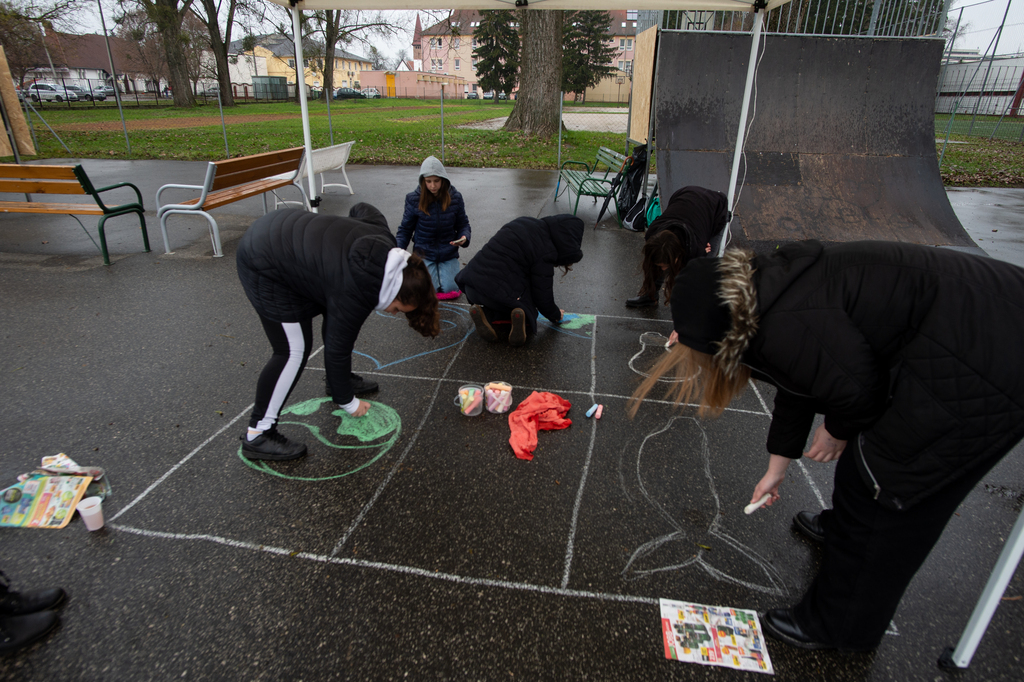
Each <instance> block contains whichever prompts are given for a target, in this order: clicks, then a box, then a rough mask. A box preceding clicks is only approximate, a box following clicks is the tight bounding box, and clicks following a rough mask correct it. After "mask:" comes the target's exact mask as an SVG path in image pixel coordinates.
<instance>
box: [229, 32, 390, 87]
mask: <svg viewBox="0 0 1024 682" xmlns="http://www.w3.org/2000/svg"><path fill="white" fill-rule="evenodd" d="M257 42H258V44H257V46H256V48H255V50H253V52H246V53H245V55H251V54H253V53H255V56H256V57H257V58H260V57H262V58H265V60H266V70H267V72H266V73H265V74H263V73H260V74H253V75H259V76H283V77H284V78H285V79H287V82H288V84H289V85H294V84H295V78H296V69H295V47H294V45H293V44H292V41H291V39H289V38H285V37H284V36H280V35H268V36H261V37H259V38H257ZM237 44H238V43H232V47H235V46H236V45H237ZM242 56H243V55H241V54H240V53H239V57H242ZM305 62H306V63H305V65H304V67H305V68H304V69H303V72H304V73H303V81H304V82H305V83H306V85H308V86H309V87H310V88H321V87H323V84H324V65H323V60H322V59H318V58H315V57H314V58H307V59H306V60H305ZM372 69H373V65H372V64H371V63H370V61H369V60H368V59H366V58H365V57H360V56H359V55H355V54H352V53H350V52H346V51H345V50H342V49H340V48H335V51H334V87H335V88H356V89H359V88H360V87H362V86H361V84H360V80H359V75H360V73H361V72H363V71H370V70H372Z"/></svg>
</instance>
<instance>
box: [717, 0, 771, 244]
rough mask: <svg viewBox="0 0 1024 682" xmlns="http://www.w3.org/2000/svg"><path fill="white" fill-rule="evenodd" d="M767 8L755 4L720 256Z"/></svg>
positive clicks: (726, 240)
mask: <svg viewBox="0 0 1024 682" xmlns="http://www.w3.org/2000/svg"><path fill="white" fill-rule="evenodd" d="M766 6H767V2H765V0H757V1H756V2H755V3H754V33H753V36H752V37H751V39H750V59H749V61H748V63H747V82H746V83H744V84H743V104H742V106H741V107H740V125H739V129H738V130H737V131H736V149H734V150H733V153H732V171H731V172H730V174H729V195H728V197H729V223H728V224H727V225H726V226H725V234H723V235H722V243H721V244H719V246H718V254H717V255H718V256H719V257H721V256H722V254H724V253H725V245H726V244H728V243H729V232H730V227H731V225H732V218H733V216H732V211H733V207H734V206H735V205H736V180H737V178H738V177H739V173H740V159H742V158H743V143H744V136H745V134H746V132H747V112H748V110H749V109H750V91H751V90H752V88H753V86H754V71H755V70H756V68H757V48H758V47H760V45H761V26H762V24H764V13H763V10H764V8H765V7H766Z"/></svg>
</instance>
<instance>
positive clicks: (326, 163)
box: [274, 140, 356, 210]
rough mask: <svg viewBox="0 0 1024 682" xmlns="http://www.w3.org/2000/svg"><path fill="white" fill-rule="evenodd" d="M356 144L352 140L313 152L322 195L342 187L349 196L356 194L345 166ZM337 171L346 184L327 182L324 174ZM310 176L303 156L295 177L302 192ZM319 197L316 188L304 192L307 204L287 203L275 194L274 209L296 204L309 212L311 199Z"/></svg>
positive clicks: (314, 173)
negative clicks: (306, 179) (305, 181)
mask: <svg viewBox="0 0 1024 682" xmlns="http://www.w3.org/2000/svg"><path fill="white" fill-rule="evenodd" d="M355 142H356V141H355V140H350V141H349V142H345V143H344V144H336V145H334V146H332V147H324V148H322V149H314V150H313V175H314V176H320V193H323V191H324V189H325V188H327V187H341V188H344V189H347V190H348V193H349V194H355V193H356V192H355V190H354V189H352V182H351V181H350V180H349V179H348V173H347V172H346V171H345V164H347V163H348V156H349V154H350V153H351V152H352V145H353V144H355ZM335 171H338V172H341V174H342V175H343V176H344V177H345V182H344V183H340V182H326V181H325V179H324V174H325V173H329V172H335ZM308 175H309V170H308V169H307V168H306V157H305V155H303V157H302V165H300V166H299V174H298V175H297V176H296V177H295V184H296V185H298V186H299V189H300V190H302V189H303V188H302V184H301V183H302V181H303V179H304V178H306V176H308ZM317 195H318V193H317V191H316V188H315V187H314V188H311V190H310V192H309V193H308V194H307V193H306V192H305V191H304V190H303V199H305V200H306V201H305V202H301V201H286V200H284V199H281V198H279V197H278V196H277V193H276V192H275V193H274V208H275V209H276V208H277V207H278V206H281V205H286V206H287V205H290V204H294V205H297V206H304V207H305V208H306V209H307V210H309V197H315V196H317Z"/></svg>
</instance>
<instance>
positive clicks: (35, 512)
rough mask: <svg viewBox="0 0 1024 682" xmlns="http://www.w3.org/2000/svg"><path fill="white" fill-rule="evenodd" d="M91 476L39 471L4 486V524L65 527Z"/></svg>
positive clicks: (0, 506)
mask: <svg viewBox="0 0 1024 682" xmlns="http://www.w3.org/2000/svg"><path fill="white" fill-rule="evenodd" d="M91 480H92V476H46V475H39V474H36V475H32V476H30V477H29V478H27V479H25V480H24V481H19V482H18V483H16V484H14V485H12V486H11V487H9V488H5V489H3V490H0V526H16V527H20V528H63V527H64V526H66V525H68V521H70V520H71V516H72V515H73V514H74V511H75V505H77V504H78V501H79V500H81V499H82V495H84V494H85V489H86V488H88V487H89V481H91Z"/></svg>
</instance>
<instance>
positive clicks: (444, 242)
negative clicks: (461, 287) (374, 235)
mask: <svg viewBox="0 0 1024 682" xmlns="http://www.w3.org/2000/svg"><path fill="white" fill-rule="evenodd" d="M448 192H449V193H450V194H451V198H452V200H451V203H449V204H448V210H447V211H442V210H441V204H440V203H439V202H436V201H435V202H434V203H432V204H431V205H430V213H429V215H428V214H426V213H424V212H423V211H421V210H420V188H419V187H417V188H416V190H415V191H413V192H409V193H408V194H406V195H405V213H404V214H403V215H402V224H401V225H400V226H399V227H398V248H400V249H404V248H406V247H407V246H409V242H410V241H412V242H415V243H416V246H415V248H414V249H413V253H416V254H418V255H419V256H420V257H421V258H424V259H426V260H431V261H442V262H443V261H446V260H452V259H453V258H458V257H459V247H457V246H452V245H451V244H450V243H449V242H453V241H455V240H457V239H458V238H459V237H465V238H466V244H465V246H466V247H468V246H469V240H470V238H471V232H472V229H471V228H470V226H469V218H468V217H467V216H466V204H465V202H464V201H463V200H462V195H461V194H460V193H459V191H458V190H457V189H455V188H454V187H452V186H450V185H449V187H448ZM464 248H465V247H464Z"/></svg>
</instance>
